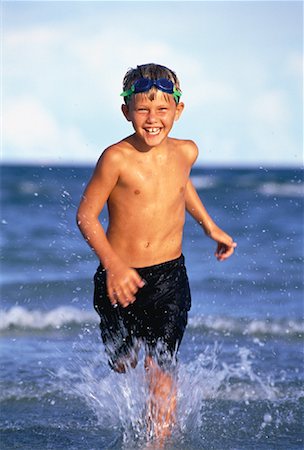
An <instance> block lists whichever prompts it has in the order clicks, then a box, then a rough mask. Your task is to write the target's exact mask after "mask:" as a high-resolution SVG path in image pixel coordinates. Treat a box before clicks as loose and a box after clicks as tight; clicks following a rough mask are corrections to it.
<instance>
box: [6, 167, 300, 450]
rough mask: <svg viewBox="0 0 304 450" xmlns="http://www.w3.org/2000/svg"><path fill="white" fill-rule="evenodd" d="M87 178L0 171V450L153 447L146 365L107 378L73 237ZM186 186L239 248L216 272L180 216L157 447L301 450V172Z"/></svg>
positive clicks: (255, 172)
mask: <svg viewBox="0 0 304 450" xmlns="http://www.w3.org/2000/svg"><path fill="white" fill-rule="evenodd" d="M91 171H92V168H79V167H78V168H77V167H47V166H46V167H34V166H33V167H30V166H27V167H23V166H11V167H9V166H3V167H2V189H1V195H2V199H1V227H2V233H1V246H2V250H3V252H2V253H3V259H2V266H1V318H0V331H1V338H0V345H1V392H0V397H1V438H0V439H1V440H0V447H1V449H23V450H32V449H39V450H40V449H41V450H45V449H58V450H60V449H82V450H85V449H90V450H93V449H96V450H101V449H105V450H108V449H124V450H128V449H130V450H133V449H152V448H153V449H157V448H158V443H157V442H155V441H154V442H153V441H152V442H151V441H149V440H148V439H147V430H146V423H145V408H146V398H147V386H146V380H145V373H144V369H143V364H142V363H143V358H144V355H143V354H142V353H141V354H140V362H139V364H138V366H137V368H136V369H135V370H132V371H130V372H128V373H127V374H125V375H120V374H116V373H113V372H111V371H110V369H109V367H108V364H107V361H106V357H105V354H104V350H103V347H102V345H101V342H100V335H99V328H98V318H97V315H96V313H95V311H94V310H93V305H92V293H93V283H92V278H93V274H94V272H95V269H96V267H97V261H96V257H95V256H94V255H93V254H92V253H91V251H90V249H89V247H88V246H87V245H86V243H85V242H84V240H83V238H82V237H81V236H80V233H79V231H78V229H77V227H76V225H75V213H76V208H77V204H78V202H79V199H80V196H81V193H82V191H83V189H84V186H85V184H86V183H87V181H88V179H89V177H90V174H91ZM191 176H192V180H193V182H194V184H195V186H196V188H197V189H198V192H199V195H200V197H201V199H202V201H203V203H204V204H205V206H206V207H207V209H208V211H209V212H210V214H211V215H212V217H213V218H214V220H215V221H216V222H217V223H218V224H219V226H221V227H222V228H223V229H224V230H226V231H227V232H228V233H230V234H231V235H232V236H233V237H234V239H235V240H236V241H237V243H238V247H237V250H236V252H235V255H234V256H233V257H232V258H230V260H228V261H226V262H224V263H219V262H217V261H216V259H215V258H214V251H215V247H216V245H215V243H214V242H212V241H211V240H210V239H209V238H207V237H206V236H205V235H204V233H203V232H202V230H201V229H200V227H199V226H198V225H197V224H195V222H194V221H193V219H192V218H191V217H187V220H186V225H185V232H184V247H183V249H184V254H185V258H186V265H187V270H188V275H189V279H190V284H191V289H192V309H191V311H190V314H189V324H188V328H187V331H186V333H185V336H184V340H183V342H182V345H181V348H180V352H179V371H178V413H177V423H176V427H175V430H174V432H173V435H172V437H171V438H170V439H169V440H168V441H167V442H166V444H165V447H164V448H165V449H167V450H169V449H177V450H192V449H193V450H196V449H202V450H212V449H214V450H246V449H254V450H259V449H261V450H262V449H282V450H289V449H302V448H303V427H302V426H303V331H304V323H303V193H304V192H303V183H302V181H303V178H302V172H301V171H300V170H299V169H267V168H263V167H260V168H247V169H236V168H231V169H229V168H213V169H211V168H204V169H203V168H199V167H196V168H195V169H194V170H193V172H192V175H191ZM101 221H102V223H103V225H104V226H105V227H106V226H107V213H106V212H103V213H102V215H101Z"/></svg>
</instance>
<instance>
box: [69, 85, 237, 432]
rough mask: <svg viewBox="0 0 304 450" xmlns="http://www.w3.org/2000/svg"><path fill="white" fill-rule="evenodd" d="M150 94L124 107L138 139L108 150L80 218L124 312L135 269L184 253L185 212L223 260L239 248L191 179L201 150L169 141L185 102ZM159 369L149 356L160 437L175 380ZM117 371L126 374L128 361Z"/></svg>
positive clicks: (136, 284)
mask: <svg viewBox="0 0 304 450" xmlns="http://www.w3.org/2000/svg"><path fill="white" fill-rule="evenodd" d="M150 94H151V93H150ZM150 94H149V93H148V94H136V95H133V96H132V98H131V101H130V103H129V104H128V105H123V106H122V112H123V114H124V116H125V117H126V119H127V120H128V121H130V122H131V123H132V125H133V128H134V134H132V135H131V136H129V137H127V138H125V139H123V140H122V141H120V142H118V143H116V144H114V145H112V146H111V147H109V148H107V149H106V150H105V151H104V153H103V154H102V156H101V157H100V159H99V161H98V163H97V165H96V168H95V171H94V174H93V176H92V178H91V180H90V182H89V184H88V186H87V188H86V190H85V192H84V195H83V198H82V200H81V203H80V206H79V209H78V213H77V222H78V225H79V228H80V230H81V232H82V233H83V235H84V237H85V239H86V240H87V242H88V243H89V245H90V246H91V247H92V249H93V250H94V252H95V253H96V255H97V257H98V258H99V259H100V261H101V263H102V264H103V266H104V267H105V268H106V272H107V290H108V295H109V298H110V301H111V302H112V304H113V305H114V304H116V303H117V302H118V303H119V304H120V305H121V306H122V307H126V306H127V305H129V304H130V303H133V302H134V301H135V295H136V292H137V291H138V290H139V289H140V288H141V287H143V286H144V281H143V280H141V278H140V276H139V274H138V273H137V271H136V270H135V269H134V267H147V266H151V265H154V264H159V263H162V262H165V261H170V260H172V259H175V258H178V257H179V256H180V254H181V252H182V234H183V227H184V222H185V211H186V210H187V211H188V212H189V213H190V214H191V215H192V216H193V217H194V219H195V220H196V221H197V222H198V223H199V224H200V225H201V227H202V228H203V230H204V232H205V233H206V234H207V235H208V236H209V237H210V238H211V239H213V240H214V241H216V243H217V249H216V252H215V256H216V258H217V259H218V260H219V261H223V260H225V259H227V258H228V257H230V256H231V255H232V253H233V251H234V248H235V247H236V243H234V242H233V239H232V238H231V237H230V236H229V235H228V234H226V233H225V232H224V231H223V230H221V229H220V228H219V227H218V226H217V225H216V224H215V223H214V221H213V220H212V219H211V217H210V216H209V214H208V213H207V211H206V209H205V208H204V206H203V204H202V202H201V200H200V198H199V196H198V194H197V192H196V190H195V188H194V186H193V184H192V182H191V180H190V178H189V175H190V170H191V167H192V165H193V163H194V162H195V160H196V158H197V155H198V149H197V146H196V145H195V143H194V142H192V141H189V140H179V139H173V138H171V137H169V133H170V131H171V129H172V127H173V124H174V122H175V121H176V120H178V119H179V118H180V116H181V114H182V112H183V109H184V104H183V103H179V104H176V102H175V100H174V99H173V96H172V95H168V94H164V93H162V92H161V91H158V90H155V92H154V93H153V95H150ZM106 203H107V204H108V210H109V226H108V229H107V231H106V232H105V231H104V229H103V227H102V225H101V224H100V222H99V219H98V217H99V214H100V212H101V211H102V209H103V208H104V206H105V204H106ZM135 364H136V362H134V363H132V365H135ZM156 366H157V364H156V362H155V361H152V360H151V358H148V359H146V367H147V374H148V379H149V385H150V388H151V396H150V398H151V399H152V400H151V402H152V403H151V404H150V407H149V409H150V413H151V417H150V420H152V422H153V423H154V430H155V433H156V435H157V436H158V437H161V436H162V434H163V436H167V435H168V434H170V430H171V428H172V424H173V422H174V417H175V405H176V394H175V388H174V387H173V386H174V381H173V379H171V377H170V375H168V374H167V373H164V372H163V371H162V370H161V369H160V368H157V367H156ZM152 368H153V370H152ZM117 371H119V372H124V371H125V367H124V362H123V361H122V362H120V363H118V365H117ZM151 374H152V375H151ZM169 393H170V395H169ZM155 405H158V406H157V407H156V406H155ZM166 411H167V414H166V413H165V412H166Z"/></svg>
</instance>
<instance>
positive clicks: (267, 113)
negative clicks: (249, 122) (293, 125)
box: [250, 90, 291, 127]
mask: <svg viewBox="0 0 304 450" xmlns="http://www.w3.org/2000/svg"><path fill="white" fill-rule="evenodd" d="M250 112H251V115H252V118H253V120H255V121H258V122H262V123H264V125H265V126H271V127H279V126H281V125H283V124H285V125H287V123H288V122H289V121H290V118H291V113H290V107H289V104H288V100H287V98H286V93H285V92H283V91H280V90H269V91H266V92H262V93H260V94H259V95H258V96H257V97H256V98H255V99H253V101H252V104H251V106H250Z"/></svg>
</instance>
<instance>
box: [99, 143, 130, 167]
mask: <svg viewBox="0 0 304 450" xmlns="http://www.w3.org/2000/svg"><path fill="white" fill-rule="evenodd" d="M127 148H128V144H127V143H126V140H125V139H123V140H121V141H119V142H116V143H115V144H112V145H110V146H109V147H107V148H105V149H104V150H103V152H102V153H101V155H100V158H99V162H103V163H106V164H107V163H113V164H117V163H120V162H122V161H123V158H124V155H125V152H126V149H127Z"/></svg>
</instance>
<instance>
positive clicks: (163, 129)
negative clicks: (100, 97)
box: [122, 90, 184, 148]
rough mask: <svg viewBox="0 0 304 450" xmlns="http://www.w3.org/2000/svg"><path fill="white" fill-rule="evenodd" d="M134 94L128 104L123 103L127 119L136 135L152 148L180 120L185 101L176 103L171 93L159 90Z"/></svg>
mask: <svg viewBox="0 0 304 450" xmlns="http://www.w3.org/2000/svg"><path fill="white" fill-rule="evenodd" d="M153 94H154V95H152V96H151V95H149V93H148V92H147V93H142V94H141V93H140V94H137V95H134V96H133V97H132V98H131V100H130V102H129V104H128V105H122V111H123V113H124V115H125V117H126V119H127V120H128V121H130V122H132V125H133V128H134V130H135V135H136V137H137V138H139V139H140V140H141V142H142V144H145V146H147V147H149V148H151V147H157V146H159V145H161V144H162V143H163V142H164V140H165V139H166V138H167V136H168V134H169V132H170V131H171V129H172V126H173V123H174V121H176V120H178V119H179V117H180V115H181V113H182V110H183V108H184V104H183V103H178V104H176V102H175V100H174V98H173V96H172V95H170V94H164V93H163V92H161V91H159V90H155V92H153Z"/></svg>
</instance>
